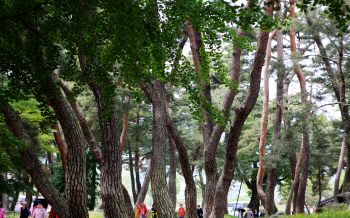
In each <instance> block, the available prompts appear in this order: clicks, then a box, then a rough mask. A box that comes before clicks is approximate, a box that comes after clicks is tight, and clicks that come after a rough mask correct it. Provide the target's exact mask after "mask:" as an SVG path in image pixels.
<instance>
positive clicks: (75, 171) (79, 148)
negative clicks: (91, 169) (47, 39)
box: [45, 74, 89, 217]
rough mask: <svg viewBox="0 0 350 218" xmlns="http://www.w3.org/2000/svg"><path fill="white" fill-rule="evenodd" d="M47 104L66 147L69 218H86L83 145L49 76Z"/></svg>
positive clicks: (74, 120) (73, 115)
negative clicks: (55, 116) (53, 114)
mask: <svg viewBox="0 0 350 218" xmlns="http://www.w3.org/2000/svg"><path fill="white" fill-rule="evenodd" d="M47 78H48V83H47V84H45V85H46V88H47V90H49V92H48V93H49V94H48V97H49V99H50V100H49V104H50V106H51V107H52V108H53V109H54V111H55V114H56V115H57V117H58V120H59V122H60V124H61V126H62V131H63V134H64V138H65V141H66V144H67V164H66V172H65V173H66V175H65V177H66V196H67V201H68V211H69V216H71V217H88V216H89V213H88V210H87V205H86V199H87V192H86V157H85V153H86V144H85V140H84V138H83V135H82V133H81V130H80V126H79V124H78V121H77V119H76V116H75V114H74V112H73V110H72V109H71V107H70V105H69V104H68V101H67V99H66V98H65V97H64V96H63V95H62V93H61V91H60V90H59V87H58V86H57V85H56V84H55V82H56V78H55V76H54V74H49V75H48V77H47Z"/></svg>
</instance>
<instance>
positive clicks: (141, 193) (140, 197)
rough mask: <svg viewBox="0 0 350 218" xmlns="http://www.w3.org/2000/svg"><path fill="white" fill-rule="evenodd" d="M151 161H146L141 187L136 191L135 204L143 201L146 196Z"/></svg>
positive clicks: (149, 179)
mask: <svg viewBox="0 0 350 218" xmlns="http://www.w3.org/2000/svg"><path fill="white" fill-rule="evenodd" d="M151 163H152V161H151V160H150V161H149V163H148V167H147V171H146V174H145V176H144V178H143V184H142V188H141V189H140V191H139V193H138V197H137V201H136V204H141V203H143V201H144V200H145V198H146V195H147V191H148V187H149V182H150V181H151V169H152V166H151Z"/></svg>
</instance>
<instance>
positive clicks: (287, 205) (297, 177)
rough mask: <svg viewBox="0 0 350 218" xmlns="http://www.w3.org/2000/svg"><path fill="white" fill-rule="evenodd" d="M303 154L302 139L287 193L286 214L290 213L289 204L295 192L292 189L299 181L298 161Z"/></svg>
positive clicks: (295, 187) (299, 161)
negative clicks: (291, 181)
mask: <svg viewBox="0 0 350 218" xmlns="http://www.w3.org/2000/svg"><path fill="white" fill-rule="evenodd" d="M303 155H304V141H302V143H301V146H300V154H299V158H298V162H297V163H296V165H295V172H294V178H293V183H292V186H291V188H290V191H289V194H288V199H287V204H286V211H285V213H286V214H288V215H292V214H290V206H291V203H292V197H293V192H295V191H294V190H295V189H297V187H298V186H297V185H298V183H299V168H300V163H301V160H302V158H303ZM294 198H295V196H294ZM293 207H294V208H295V204H293Z"/></svg>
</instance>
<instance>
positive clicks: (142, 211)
mask: <svg viewBox="0 0 350 218" xmlns="http://www.w3.org/2000/svg"><path fill="white" fill-rule="evenodd" d="M147 214H148V211H147V207H146V205H145V203H142V204H141V207H140V212H139V215H140V218H146V217H147Z"/></svg>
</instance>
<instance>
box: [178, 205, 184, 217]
mask: <svg viewBox="0 0 350 218" xmlns="http://www.w3.org/2000/svg"><path fill="white" fill-rule="evenodd" d="M177 213H178V214H179V217H180V218H184V217H185V214H186V211H185V209H184V208H183V207H182V204H180V208H179V211H178V212H177Z"/></svg>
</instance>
